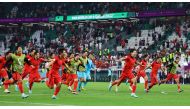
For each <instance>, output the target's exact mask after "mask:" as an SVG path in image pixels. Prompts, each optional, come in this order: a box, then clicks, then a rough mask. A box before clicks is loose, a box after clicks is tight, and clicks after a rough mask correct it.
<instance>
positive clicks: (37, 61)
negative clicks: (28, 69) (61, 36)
mask: <svg viewBox="0 0 190 109" xmlns="http://www.w3.org/2000/svg"><path fill="white" fill-rule="evenodd" d="M43 61H44V59H43V58H39V59H35V58H31V59H30V63H31V64H32V65H33V66H34V68H32V71H33V72H38V69H39V66H40V64H41V63H42V62H43Z"/></svg>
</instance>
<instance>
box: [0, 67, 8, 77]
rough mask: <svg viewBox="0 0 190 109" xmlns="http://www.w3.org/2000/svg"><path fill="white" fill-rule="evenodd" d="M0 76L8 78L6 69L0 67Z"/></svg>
mask: <svg viewBox="0 0 190 109" xmlns="http://www.w3.org/2000/svg"><path fill="white" fill-rule="evenodd" d="M0 77H1V78H8V74H7V71H6V70H5V69H4V68H2V69H1V70H0Z"/></svg>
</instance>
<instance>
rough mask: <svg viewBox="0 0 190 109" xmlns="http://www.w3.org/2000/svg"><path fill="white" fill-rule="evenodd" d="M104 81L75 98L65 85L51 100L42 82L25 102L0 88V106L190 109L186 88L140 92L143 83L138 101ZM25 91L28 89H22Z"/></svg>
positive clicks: (188, 87)
mask: <svg viewBox="0 0 190 109" xmlns="http://www.w3.org/2000/svg"><path fill="white" fill-rule="evenodd" d="M108 84H109V83H108V82H91V83H88V84H87V87H86V89H87V90H86V91H83V92H81V93H79V94H78V95H73V94H71V93H70V92H69V91H68V90H67V88H66V86H65V85H62V89H61V91H60V93H59V95H58V96H57V99H55V100H52V99H51V96H52V94H53V90H50V89H48V88H47V87H46V86H45V83H39V84H37V83H36V84H34V87H33V93H32V94H31V95H30V97H29V98H27V99H22V98H21V95H20V93H19V92H15V91H14V86H11V87H10V91H11V93H10V94H5V93H4V92H3V88H1V89H0V105H3V106H11V105H13V106H47V105H53V106H60V105H62V106H152V105H153V106H174V105H180V106H184V105H189V106H190V102H189V100H190V85H182V86H181V88H182V89H183V90H184V92H182V93H178V92H177V86H176V85H175V84H174V85H171V84H170V85H161V86H155V87H153V89H152V90H151V91H150V92H149V93H145V92H144V88H143V87H144V84H138V86H137V92H136V94H137V95H138V96H139V98H132V97H131V96H130V91H129V89H128V86H126V85H125V84H124V83H123V84H121V86H120V87H119V91H118V92H117V93H115V87H113V88H112V91H111V92H109V91H108ZM25 92H26V93H28V89H27V88H26V87H25Z"/></svg>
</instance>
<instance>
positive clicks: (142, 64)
mask: <svg viewBox="0 0 190 109" xmlns="http://www.w3.org/2000/svg"><path fill="white" fill-rule="evenodd" d="M146 65H147V62H146V61H145V60H144V59H143V60H142V61H141V65H140V69H139V71H143V70H145V68H146Z"/></svg>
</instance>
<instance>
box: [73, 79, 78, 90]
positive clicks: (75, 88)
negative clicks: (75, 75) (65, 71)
mask: <svg viewBox="0 0 190 109" xmlns="http://www.w3.org/2000/svg"><path fill="white" fill-rule="evenodd" d="M77 87H78V81H74V91H76V90H77Z"/></svg>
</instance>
